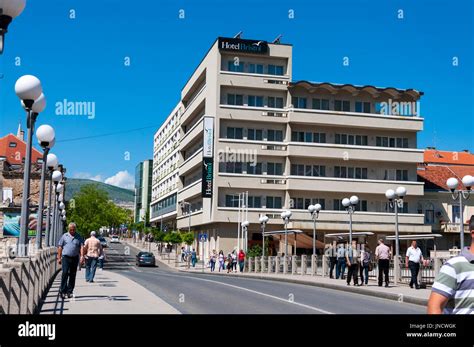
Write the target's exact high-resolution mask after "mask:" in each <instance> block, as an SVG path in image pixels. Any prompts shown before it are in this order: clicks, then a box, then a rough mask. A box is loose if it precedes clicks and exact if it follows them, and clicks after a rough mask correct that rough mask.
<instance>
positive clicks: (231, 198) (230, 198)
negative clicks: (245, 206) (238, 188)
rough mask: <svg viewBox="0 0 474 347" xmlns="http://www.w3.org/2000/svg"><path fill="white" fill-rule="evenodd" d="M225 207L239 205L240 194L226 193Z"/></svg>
mask: <svg viewBox="0 0 474 347" xmlns="http://www.w3.org/2000/svg"><path fill="white" fill-rule="evenodd" d="M225 207H239V196H238V195H226V196H225Z"/></svg>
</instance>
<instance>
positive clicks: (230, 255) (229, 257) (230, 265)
mask: <svg viewBox="0 0 474 347" xmlns="http://www.w3.org/2000/svg"><path fill="white" fill-rule="evenodd" d="M231 271H232V254H230V253H229V254H228V255H227V273H229V272H231Z"/></svg>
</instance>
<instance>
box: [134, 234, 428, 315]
mask: <svg viewBox="0 0 474 347" xmlns="http://www.w3.org/2000/svg"><path fill="white" fill-rule="evenodd" d="M129 245H131V246H133V247H135V248H137V249H140V250H147V249H146V248H145V247H140V244H133V243H129ZM153 253H155V256H156V259H157V260H158V261H160V262H162V263H164V264H165V265H167V266H168V267H170V268H171V269H175V270H176V271H181V272H189V273H196V274H206V275H215V276H232V277H243V278H254V279H263V280H270V281H279V282H289V283H297V284H305V285H311V286H316V287H322V288H328V289H334V290H342V291H346V292H352V293H357V294H362V295H369V296H375V297H379V298H383V299H389V300H395V301H399V302H406V303H411V304H417V305H422V306H426V305H427V303H428V298H429V296H430V293H431V290H430V289H418V290H416V289H412V288H410V287H409V286H408V285H404V284H401V285H398V286H396V285H394V284H393V283H391V284H390V286H389V287H388V288H385V287H379V286H378V285H377V282H376V281H374V280H369V285H368V286H361V287H355V286H353V285H351V286H348V285H347V283H346V281H345V280H336V279H332V278H329V277H322V276H311V275H304V276H303V275H299V274H298V275H291V274H285V275H284V274H275V273H273V274H269V273H265V272H264V273H262V272H244V273H240V272H239V273H229V274H228V273H227V271H225V272H218V271H216V272H211V271H210V269H209V268H208V267H206V268H205V269H204V271H203V269H202V263H198V264H196V267H195V268H190V269H188V268H187V266H186V264H185V263H183V262H178V263H176V262H175V260H174V258H172V259H171V261H170V262H169V263H168V261H167V260H166V259H162V260H160V259H161V258H160V256H159V255H158V254H157V253H156V252H153ZM173 256H174V253H173ZM216 265H217V264H216ZM217 268H218V265H217V266H216V269H217Z"/></svg>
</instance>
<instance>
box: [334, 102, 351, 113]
mask: <svg viewBox="0 0 474 347" xmlns="http://www.w3.org/2000/svg"><path fill="white" fill-rule="evenodd" d="M350 110H351V103H350V101H348V100H334V111H344V112H349V111H350Z"/></svg>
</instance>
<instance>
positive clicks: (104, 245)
mask: <svg viewBox="0 0 474 347" xmlns="http://www.w3.org/2000/svg"><path fill="white" fill-rule="evenodd" d="M99 241H100V244H101V245H102V248H105V247H107V246H108V243H107V240H106V239H105V238H103V237H102V236H100V237H99Z"/></svg>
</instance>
